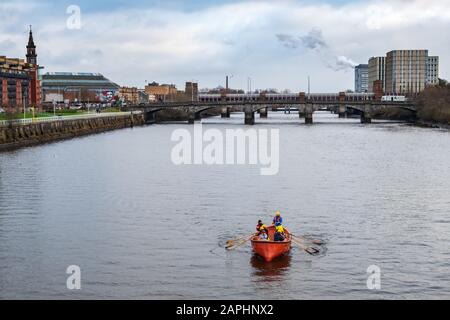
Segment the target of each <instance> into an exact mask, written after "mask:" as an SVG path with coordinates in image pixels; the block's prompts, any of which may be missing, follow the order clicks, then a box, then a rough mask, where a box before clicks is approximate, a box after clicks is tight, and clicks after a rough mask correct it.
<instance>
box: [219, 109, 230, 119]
mask: <svg viewBox="0 0 450 320" xmlns="http://www.w3.org/2000/svg"><path fill="white" fill-rule="evenodd" d="M230 110H231V109H230V108H229V107H222V110H221V116H222V118H229V117H230V113H231V112H230Z"/></svg>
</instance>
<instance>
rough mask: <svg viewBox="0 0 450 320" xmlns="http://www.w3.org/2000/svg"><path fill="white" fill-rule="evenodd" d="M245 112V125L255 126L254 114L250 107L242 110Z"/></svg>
mask: <svg viewBox="0 0 450 320" xmlns="http://www.w3.org/2000/svg"><path fill="white" fill-rule="evenodd" d="M244 112H245V124H247V125H250V126H252V125H254V124H255V112H253V109H252V108H251V107H249V108H248V107H247V108H245V110H244Z"/></svg>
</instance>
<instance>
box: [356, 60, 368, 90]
mask: <svg viewBox="0 0 450 320" xmlns="http://www.w3.org/2000/svg"><path fill="white" fill-rule="evenodd" d="M368 90H369V65H367V64H360V65H358V66H356V67H355V92H361V93H362V92H368Z"/></svg>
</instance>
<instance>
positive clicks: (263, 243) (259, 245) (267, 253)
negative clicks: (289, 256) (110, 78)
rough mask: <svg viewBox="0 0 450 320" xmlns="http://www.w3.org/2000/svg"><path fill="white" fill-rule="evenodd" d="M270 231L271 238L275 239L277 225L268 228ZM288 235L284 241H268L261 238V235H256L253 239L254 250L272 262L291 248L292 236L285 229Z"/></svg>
mask: <svg viewBox="0 0 450 320" xmlns="http://www.w3.org/2000/svg"><path fill="white" fill-rule="evenodd" d="M267 229H268V231H269V239H274V234H275V227H274V226H271V227H268V228H267ZM284 230H285V233H286V235H287V237H286V240H284V241H267V240H261V239H260V238H259V236H254V237H253V238H252V239H251V241H252V247H253V251H254V252H255V253H256V254H257V255H259V256H261V257H263V258H264V259H265V260H266V261H267V262H270V261H272V260H274V259H276V258H278V257H281V256H282V255H285V254H286V253H288V252H289V251H290V250H291V244H292V236H291V234H290V232H289V231H288V230H287V229H284Z"/></svg>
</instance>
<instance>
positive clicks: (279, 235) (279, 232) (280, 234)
mask: <svg viewBox="0 0 450 320" xmlns="http://www.w3.org/2000/svg"><path fill="white" fill-rule="evenodd" d="M285 239H286V235H285V233H284V228H283V227H282V226H278V227H276V232H275V235H274V240H275V241H284V240H285Z"/></svg>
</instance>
